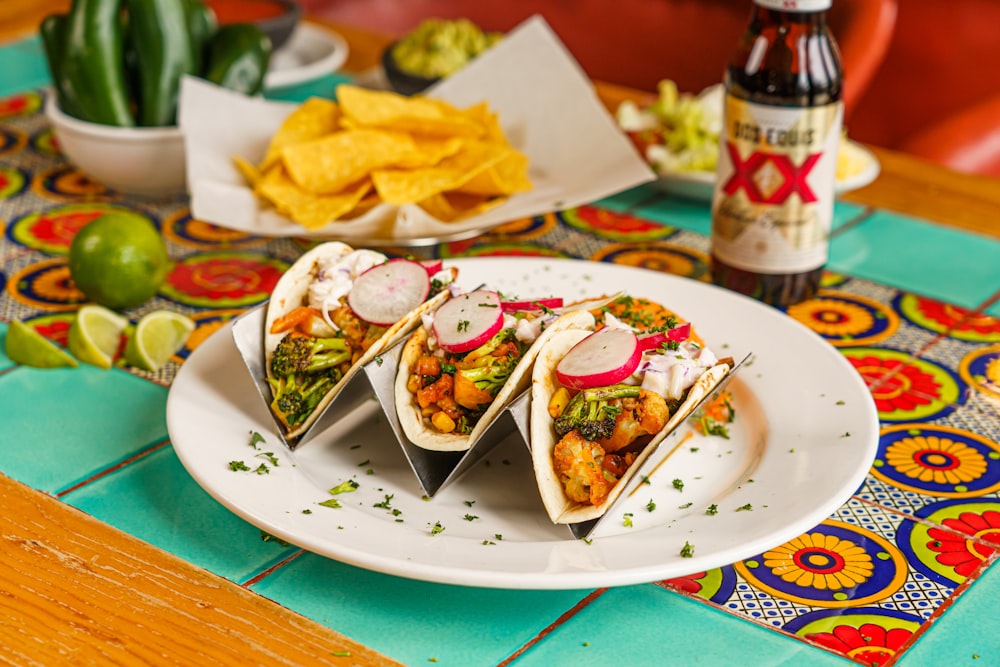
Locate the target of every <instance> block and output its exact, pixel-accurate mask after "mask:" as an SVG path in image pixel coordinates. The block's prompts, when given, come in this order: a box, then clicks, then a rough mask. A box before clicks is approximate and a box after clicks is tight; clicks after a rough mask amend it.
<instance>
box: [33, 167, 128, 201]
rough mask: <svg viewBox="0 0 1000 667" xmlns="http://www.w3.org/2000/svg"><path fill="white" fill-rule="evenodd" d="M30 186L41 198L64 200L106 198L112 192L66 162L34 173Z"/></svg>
mask: <svg viewBox="0 0 1000 667" xmlns="http://www.w3.org/2000/svg"><path fill="white" fill-rule="evenodd" d="M31 188H32V190H34V192H35V194H37V195H38V196H40V197H42V198H45V199H54V200H66V201H75V200H77V199H88V200H94V199H108V198H110V197H111V196H112V195H113V194H114V192H113V191H112V190H111V189H109V188H107V187H105V186H104V185H102V184H101V183H98V182H97V181H95V180H92V179H90V178H89V177H88V176H87V174H85V173H83V172H82V171H80V170H79V169H77V168H76V167H73V166H72V165H66V164H60V165H58V166H55V167H52V168H50V169H44V170H42V171H39V172H38V173H36V174H35V177H34V178H33V179H32V182H31Z"/></svg>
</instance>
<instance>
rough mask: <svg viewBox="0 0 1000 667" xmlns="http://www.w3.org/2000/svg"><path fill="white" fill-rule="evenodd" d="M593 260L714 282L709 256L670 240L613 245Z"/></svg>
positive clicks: (602, 249)
mask: <svg viewBox="0 0 1000 667" xmlns="http://www.w3.org/2000/svg"><path fill="white" fill-rule="evenodd" d="M590 259H591V260H593V261H595V262H611V263H612V264H624V265H625V266H636V267H640V268H643V269H649V270H651V271H659V272H661V273H672V274H674V275H677V276H684V277H687V278H694V279H695V280H703V281H707V280H709V279H710V273H709V264H708V257H707V256H706V255H705V254H703V253H701V252H698V251H696V250H692V249H690V248H687V247H684V246H682V245H678V244H675V243H671V242H667V241H654V242H647V243H630V244H625V243H610V244H608V245H605V246H604V247H602V248H601V249H600V250H599V251H597V252H595V253H594V254H592V255H591V256H590Z"/></svg>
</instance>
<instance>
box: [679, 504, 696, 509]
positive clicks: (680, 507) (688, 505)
mask: <svg viewBox="0 0 1000 667" xmlns="http://www.w3.org/2000/svg"><path fill="white" fill-rule="evenodd" d="M692 505H694V503H684V504H683V505H678V506H677V509H679V510H686V509H687V508H689V507H691V506H692Z"/></svg>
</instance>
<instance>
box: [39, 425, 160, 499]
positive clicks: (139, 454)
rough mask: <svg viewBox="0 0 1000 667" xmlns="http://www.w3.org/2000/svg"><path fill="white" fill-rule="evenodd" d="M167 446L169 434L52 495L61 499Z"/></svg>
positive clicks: (80, 478) (78, 479)
mask: <svg viewBox="0 0 1000 667" xmlns="http://www.w3.org/2000/svg"><path fill="white" fill-rule="evenodd" d="M167 446H170V438H169V436H164V437H163V438H162V439H160V440H157V441H156V442H153V443H151V444H149V445H146V446H145V447H141V448H140V449H139V450H138V451H136V452H135V453H133V454H130V455H128V456H126V457H123V458H121V459H119V460H118V461H116V462H115V463H112V464H110V465H108V466H105V467H103V468H100V469H98V470H97V471H95V472H93V473H91V474H89V475H86V476H84V477H79V478H77V480H76V481H74V482H72V483H70V484H68V485H66V486H64V487H63V488H61V489H59V490H57V491H56V492H55V493H54V494H53V495H55V497H56V498H58V499H60V500H62V499H63V498H64V497H65V496H67V495H69V494H71V493H73V492H74V491H79V490H80V489H82V488H84V487H86V486H88V485H90V484H91V483H93V482H96V481H98V480H100V479H103V478H104V477H106V476H108V475H111V474H113V473H115V472H117V471H118V470H123V469H125V468H127V467H128V466H130V465H131V464H133V463H135V462H136V461H139V460H141V459H144V458H146V457H147V456H149V455H150V454H154V453H156V452H158V451H160V450H161V449H163V448H164V447H167Z"/></svg>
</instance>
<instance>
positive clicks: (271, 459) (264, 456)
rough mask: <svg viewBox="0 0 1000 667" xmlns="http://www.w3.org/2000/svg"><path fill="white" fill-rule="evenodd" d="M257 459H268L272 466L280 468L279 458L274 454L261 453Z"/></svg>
mask: <svg viewBox="0 0 1000 667" xmlns="http://www.w3.org/2000/svg"><path fill="white" fill-rule="evenodd" d="M257 458H259V459H267V460H268V462H269V463H270V464H271V465H273V466H275V467H277V466H278V457H277V456H275V455H274V452H261V453H260V454H258V455H257Z"/></svg>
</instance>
